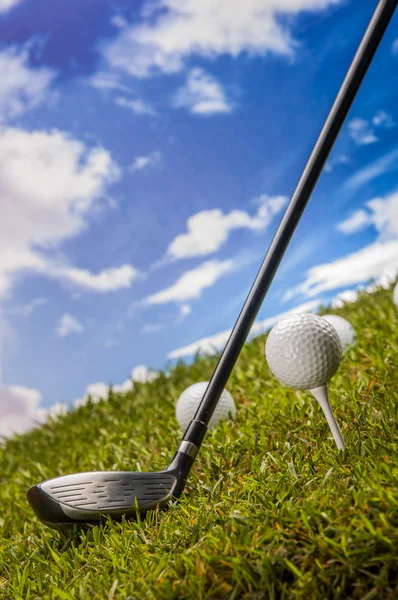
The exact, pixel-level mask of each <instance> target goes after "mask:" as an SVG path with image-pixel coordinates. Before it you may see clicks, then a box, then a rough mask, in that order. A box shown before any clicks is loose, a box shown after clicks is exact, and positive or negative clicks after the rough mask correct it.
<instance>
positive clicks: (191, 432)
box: [182, 0, 398, 449]
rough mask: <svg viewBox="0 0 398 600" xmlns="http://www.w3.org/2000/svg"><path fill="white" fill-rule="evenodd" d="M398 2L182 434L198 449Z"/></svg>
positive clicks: (374, 31) (330, 121) (380, 22)
mask: <svg viewBox="0 0 398 600" xmlns="http://www.w3.org/2000/svg"><path fill="white" fill-rule="evenodd" d="M397 2H398V0H380V2H379V3H378V5H377V7H376V10H375V12H374V15H373V17H372V19H371V21H370V23H369V26H368V28H367V30H366V32H365V34H364V36H363V39H362V41H361V43H360V46H359V48H358V50H357V52H356V54H355V56H354V59H353V61H352V63H351V66H350V68H349V71H348V73H347V75H346V77H345V79H344V81H343V84H342V86H341V88H340V91H339V93H338V95H337V98H336V100H335V102H334V104H333V106H332V108H331V111H330V113H329V116H328V118H327V120H326V123H325V125H324V127H323V129H322V131H321V133H320V135H319V138H318V141H317V142H316V144H315V147H314V149H313V151H312V153H311V156H310V157H309V159H308V162H307V164H306V166H305V169H304V171H303V174H302V176H301V178H300V180H299V182H298V184H297V187H296V189H295V191H294V193H293V196H292V198H291V200H290V202H289V205H288V207H287V209H286V212H285V215H284V217H283V219H282V221H281V223H280V225H279V227H278V230H277V232H276V234H275V236H274V238H273V240H272V242H271V245H270V247H269V250H268V252H267V254H266V256H265V259H264V261H263V263H262V265H261V267H260V270H259V272H258V274H257V277H256V279H255V281H254V283H253V286H252V288H251V290H250V292H249V295H248V297H247V299H246V301H245V304H244V306H243V308H242V310H241V312H240V315H239V317H238V320H237V322H236V324H235V326H234V328H233V330H232V333H231V335H230V337H229V339H228V342H227V344H226V346H225V349H224V351H223V353H222V355H221V357H220V359H219V361H218V364H217V366H216V368H215V371H214V373H213V376H212V378H211V380H210V381H209V385H208V387H207V389H206V392H205V394H204V396H203V398H202V401H201V403H200V405H199V407H198V409H197V411H196V414H195V416H194V418H193V420H192V421H191V423H190V425H189V426H188V428H187V430H186V432H185V434H184V436H183V442H182V443H184V442H185V443H188V444H194V445H195V446H196V449H198V448H199V447H200V445H201V444H202V441H203V438H204V436H205V434H206V431H207V424H208V423H209V421H210V419H211V416H212V414H213V412H214V409H215V408H216V406H217V402H218V400H219V398H220V395H221V393H222V391H223V389H224V387H225V384H226V383H227V381H228V378H229V376H230V374H231V371H232V369H233V367H234V365H235V362H236V360H237V358H238V356H239V354H240V351H241V349H242V347H243V345H244V343H245V340H246V338H247V336H248V334H249V332H250V329H251V326H252V324H253V321H254V319H255V318H256V315H257V313H258V311H259V309H260V307H261V304H262V302H263V300H264V297H265V294H266V293H267V290H268V288H269V287H270V285H271V282H272V280H273V278H274V275H275V273H276V270H277V268H278V266H279V263H280V262H281V260H282V258H283V255H284V253H285V251H286V248H287V247H288V244H289V242H290V239H291V237H292V235H293V233H294V231H295V229H296V227H297V225H298V223H299V221H300V218H301V216H302V214H303V212H304V209H305V207H306V205H307V203H308V200H309V198H310V196H311V193H312V191H313V189H314V187H315V184H316V182H317V180H318V178H319V175H320V174H321V171H322V168H323V166H324V164H325V162H326V160H327V158H328V156H329V153H330V151H331V149H332V147H333V144H334V142H335V140H336V138H337V135H338V133H339V131H340V129H341V127H342V125H343V123H344V120H345V118H346V116H347V114H348V111H349V109H350V107H351V104H352V102H353V100H354V98H355V96H356V93H357V92H358V89H359V87H360V85H361V83H362V80H363V78H364V76H365V74H366V72H367V70H368V67H369V65H370V63H371V62H372V59H373V56H374V54H375V52H376V50H377V47H378V45H379V43H380V41H381V39H382V37H383V34H384V32H385V30H386V28H387V26H388V23H389V22H390V20H391V17H392V15H393V13H394V10H395V8H396V6H397Z"/></svg>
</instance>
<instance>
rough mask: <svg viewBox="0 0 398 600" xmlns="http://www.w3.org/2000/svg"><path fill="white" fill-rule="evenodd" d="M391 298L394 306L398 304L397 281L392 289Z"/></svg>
mask: <svg viewBox="0 0 398 600" xmlns="http://www.w3.org/2000/svg"><path fill="white" fill-rule="evenodd" d="M392 299H393V302H394V304H395V306H398V283H397V285H396V286H395V288H394V291H393V293H392Z"/></svg>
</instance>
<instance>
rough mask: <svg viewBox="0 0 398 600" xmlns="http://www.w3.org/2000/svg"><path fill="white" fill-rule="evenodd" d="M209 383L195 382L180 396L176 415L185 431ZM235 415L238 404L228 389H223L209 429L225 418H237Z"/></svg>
mask: <svg viewBox="0 0 398 600" xmlns="http://www.w3.org/2000/svg"><path fill="white" fill-rule="evenodd" d="M208 385H209V382H208V381H200V382H199V383H194V384H193V385H190V386H189V387H187V389H186V390H184V391H183V393H182V394H181V396H180V397H179V398H178V400H177V404H176V417H177V421H178V425H179V426H180V428H181V430H182V431H185V430H186V428H187V427H188V425H189V424H190V422H191V421H192V419H193V417H194V415H195V413H196V410H197V408H198V406H199V404H200V402H201V400H202V398H203V396H204V393H205V391H206V389H207V386H208ZM235 417H236V406H235V402H234V399H233V398H232V396H231V394H230V393H229V392H228V391H227V390H223V392H222V394H221V396H220V399H219V401H218V403H217V406H216V408H215V410H214V413H213V415H212V417H211V419H210V422H209V425H208V429H214V427H216V426H217V425H218V423H219V422H220V421H221V420H223V419H233V420H235Z"/></svg>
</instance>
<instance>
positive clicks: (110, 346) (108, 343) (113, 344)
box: [105, 340, 119, 348]
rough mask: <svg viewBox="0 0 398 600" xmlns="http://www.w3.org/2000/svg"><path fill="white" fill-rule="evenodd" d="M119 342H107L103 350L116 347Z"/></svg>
mask: <svg viewBox="0 0 398 600" xmlns="http://www.w3.org/2000/svg"><path fill="white" fill-rule="evenodd" d="M118 345H119V342H118V341H117V340H107V341H106V342H105V348H114V347H115V346H118Z"/></svg>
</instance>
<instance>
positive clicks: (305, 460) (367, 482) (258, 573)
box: [0, 289, 398, 600]
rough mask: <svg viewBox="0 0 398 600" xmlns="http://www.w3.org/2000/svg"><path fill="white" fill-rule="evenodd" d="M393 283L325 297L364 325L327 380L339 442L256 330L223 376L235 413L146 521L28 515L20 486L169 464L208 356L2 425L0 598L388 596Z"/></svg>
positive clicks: (397, 360)
mask: <svg viewBox="0 0 398 600" xmlns="http://www.w3.org/2000/svg"><path fill="white" fill-rule="evenodd" d="M391 296H392V293H391V289H390V290H383V289H379V290H378V291H376V292H375V293H373V294H371V295H370V294H365V293H362V294H361V295H360V297H359V299H358V301H357V302H356V303H354V304H347V305H345V306H344V307H342V308H341V309H338V310H334V311H333V312H334V313H336V314H339V315H341V316H343V317H346V318H348V319H349V320H350V322H351V323H352V324H353V325H354V327H355V328H356V330H357V334H358V343H357V346H356V347H355V348H354V349H352V350H351V351H350V352H349V354H348V356H347V357H346V358H345V360H344V362H343V363H342V366H341V368H340V370H339V371H338V373H337V375H336V376H335V377H334V378H333V380H332V382H331V385H330V398H331V402H332V404H333V407H334V410H335V414H336V418H337V419H338V422H339V424H340V426H341V429H342V433H343V435H344V437H345V440H346V443H347V447H348V450H347V451H346V452H345V453H339V452H338V451H337V450H336V446H335V444H334V442H333V439H332V438H331V435H330V433H329V430H328V427H327V424H326V421H325V419H324V417H323V415H322V413H321V409H320V408H319V406H318V405H317V403H316V402H315V400H313V399H312V398H311V396H310V395H309V394H308V393H306V392H297V391H295V390H293V389H290V388H286V387H283V386H281V385H279V384H278V382H277V381H276V380H275V379H274V378H273V377H272V376H271V374H270V372H269V370H268V367H267V364H266V361H265V358H264V341H265V336H260V337H258V338H255V339H254V340H252V341H251V342H250V343H248V344H247V345H246V346H245V347H244V349H243V351H242V354H241V356H240V358H239V360H238V363H237V365H236V367H235V369H234V371H233V374H232V376H231V378H230V381H229V383H228V389H229V390H230V392H231V393H232V395H233V396H234V398H235V401H236V404H237V409H238V410H237V419H236V422H235V423H230V422H228V423H227V422H224V423H222V424H221V426H219V427H218V428H217V429H216V430H215V431H214V432H211V433H209V434H208V436H207V438H206V440H205V442H204V445H203V447H202V449H201V452H200V453H199V456H198V458H197V461H196V462H195V465H194V467H193V470H192V473H191V476H190V477H189V480H188V485H187V488H186V491H185V493H184V494H183V496H182V497H181V499H180V501H179V502H176V503H175V504H173V505H172V506H171V507H170V508H169V510H167V511H163V512H154V513H152V514H151V515H150V516H149V517H148V518H147V519H146V520H145V521H143V522H133V521H130V522H128V521H123V522H121V523H114V522H111V521H108V522H107V523H105V524H104V525H103V526H98V527H94V528H92V529H89V530H86V531H75V532H74V533H72V534H68V535H67V536H65V535H60V534H59V533H57V532H55V531H52V530H50V529H48V528H47V527H45V526H44V525H43V524H41V523H40V522H39V521H38V520H37V519H36V517H35V516H34V515H33V513H32V511H31V509H30V507H29V506H28V504H27V502H26V499H25V492H26V490H27V488H28V487H30V485H32V484H34V483H37V482H38V481H41V480H43V479H47V478H50V477H54V476H58V475H62V474H67V473H70V472H76V471H85V470H98V469H120V470H143V471H145V470H156V469H161V468H163V467H164V466H166V464H167V463H168V461H169V459H170V458H171V455H172V454H173V451H174V449H175V447H176V446H177V444H178V442H179V439H180V433H179V431H178V427H177V424H176V421H175V417H174V405H175V401H176V399H177V397H178V396H179V394H180V393H181V392H182V391H183V390H184V388H185V387H187V386H188V385H190V384H191V383H194V382H196V381H203V380H207V379H209V377H210V375H211V374H212V371H213V368H214V366H215V363H216V359H217V357H202V358H199V357H198V358H197V359H196V360H195V362H194V364H193V365H191V366H185V365H184V364H182V363H181V364H179V365H178V366H177V367H175V368H173V369H172V370H171V371H170V376H166V375H165V374H161V375H160V376H159V378H158V379H156V380H155V381H153V382H151V383H149V384H137V385H136V386H135V388H134V390H133V391H132V392H130V393H128V394H125V395H116V394H112V393H110V397H109V399H108V400H107V401H102V402H100V403H98V404H91V403H90V404H89V405H87V406H84V407H81V408H80V409H78V410H74V411H71V412H70V413H69V414H67V415H65V416H63V417H59V418H58V419H57V420H56V421H51V422H49V423H48V424H46V425H45V426H43V427H41V428H39V429H36V430H34V431H32V432H30V433H28V434H26V435H23V436H16V437H14V438H13V439H10V440H9V441H8V442H7V445H6V446H5V447H4V448H3V449H0V478H1V486H0V598H6V599H7V600H21V599H23V600H33V599H40V600H42V599H43V600H47V599H48V600H58V599H60V600H72V599H73V600H75V599H89V600H95V599H101V600H103V599H104V600H110V599H114V600H119V599H120V600H121V599H130V600H133V599H136V600H145V599H153V600H158V599H162V598H166V599H168V598H190V599H196V598H200V599H208V598H215V599H225V600H227V599H228V600H229V599H235V598H244V599H247V600H249V599H250V600H262V599H266V598H267V599H268V598H275V599H279V598H292V599H296V598H303V599H308V600H312V599H320V600H324V599H329V598H338V599H344V600H346V599H351V598H358V599H361V600H371V599H377V600H380V599H395V598H397V597H398V436H397V417H398V384H397V382H398V377H397V365H398V310H397V309H396V307H395V306H394V305H393V303H392V298H391ZM322 312H323V314H325V312H331V311H330V310H328V309H327V308H325V309H322V311H321V314H322Z"/></svg>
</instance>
